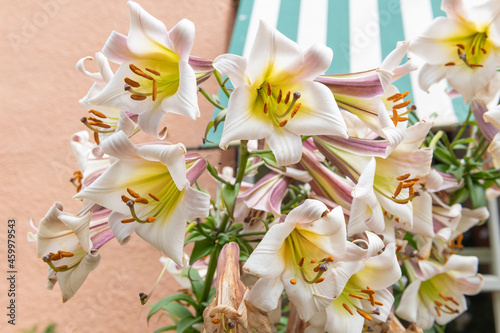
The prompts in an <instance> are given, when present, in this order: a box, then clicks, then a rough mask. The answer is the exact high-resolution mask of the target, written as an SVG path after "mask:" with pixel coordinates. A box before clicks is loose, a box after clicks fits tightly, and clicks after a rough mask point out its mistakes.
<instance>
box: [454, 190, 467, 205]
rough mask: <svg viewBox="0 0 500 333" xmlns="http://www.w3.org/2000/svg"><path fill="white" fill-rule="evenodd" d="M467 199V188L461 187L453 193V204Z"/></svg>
mask: <svg viewBox="0 0 500 333" xmlns="http://www.w3.org/2000/svg"><path fill="white" fill-rule="evenodd" d="M468 197H469V191H468V189H467V187H463V188H461V189H460V190H458V191H456V192H455V203H462V202H464V201H465V200H467V198H468Z"/></svg>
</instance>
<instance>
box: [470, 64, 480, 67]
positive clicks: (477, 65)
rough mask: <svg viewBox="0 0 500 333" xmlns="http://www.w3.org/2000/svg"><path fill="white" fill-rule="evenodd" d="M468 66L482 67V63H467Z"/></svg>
mask: <svg viewBox="0 0 500 333" xmlns="http://www.w3.org/2000/svg"><path fill="white" fill-rule="evenodd" d="M469 66H470V67H484V66H483V65H480V64H469Z"/></svg>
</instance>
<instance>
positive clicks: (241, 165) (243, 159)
mask: <svg viewBox="0 0 500 333" xmlns="http://www.w3.org/2000/svg"><path fill="white" fill-rule="evenodd" d="M247 143H248V140H241V142H240V160H239V162H238V174H237V175H236V181H235V182H234V185H236V184H239V183H241V181H242V180H243V177H244V176H245V169H246V167H247V160H248V148H247Z"/></svg>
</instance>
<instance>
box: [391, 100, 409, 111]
mask: <svg viewBox="0 0 500 333" xmlns="http://www.w3.org/2000/svg"><path fill="white" fill-rule="evenodd" d="M410 103H411V101H404V102H403V103H400V104H397V105H394V106H393V107H392V108H393V109H402V108H404V107H407V106H408V105H409V104H410Z"/></svg>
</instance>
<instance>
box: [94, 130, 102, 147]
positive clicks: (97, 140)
mask: <svg viewBox="0 0 500 333" xmlns="http://www.w3.org/2000/svg"><path fill="white" fill-rule="evenodd" d="M94 141H95V143H96V144H98V145H99V144H101V141H100V140H99V133H97V132H94Z"/></svg>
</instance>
